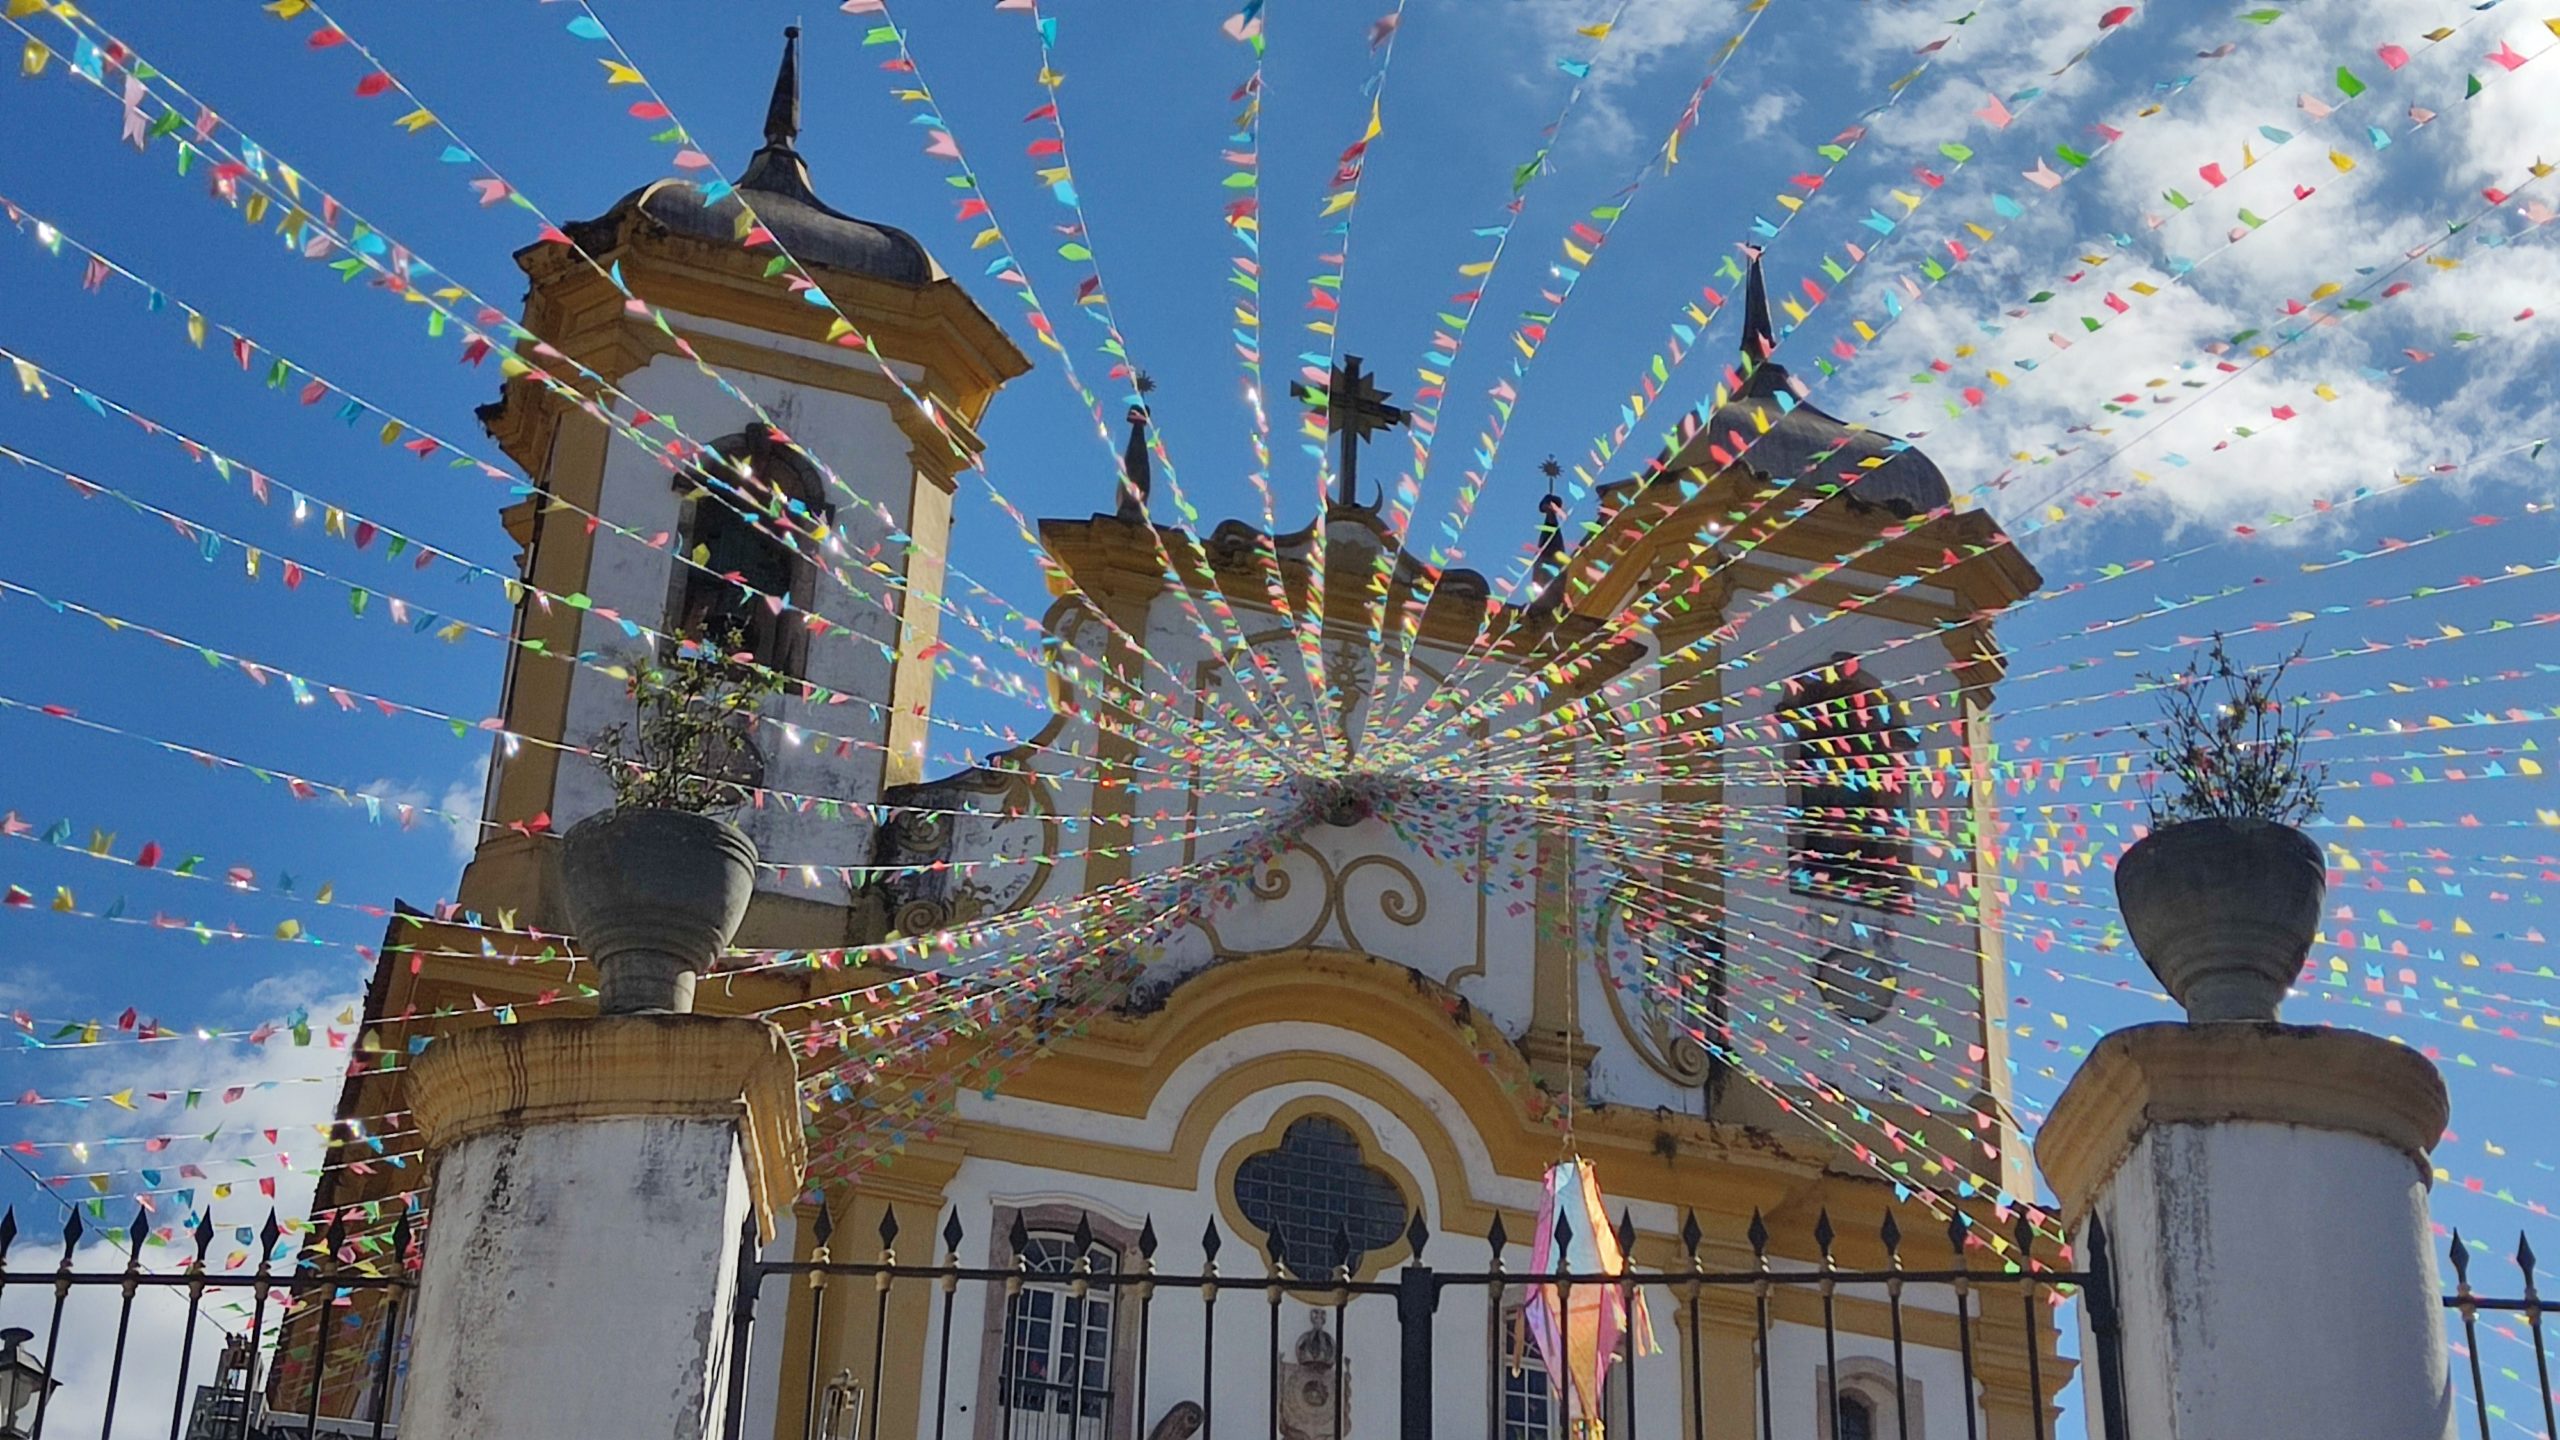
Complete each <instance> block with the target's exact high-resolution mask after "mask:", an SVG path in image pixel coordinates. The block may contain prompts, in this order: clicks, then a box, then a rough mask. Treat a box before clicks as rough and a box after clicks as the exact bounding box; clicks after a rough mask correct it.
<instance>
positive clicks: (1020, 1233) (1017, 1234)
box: [1004, 1210, 1031, 1260]
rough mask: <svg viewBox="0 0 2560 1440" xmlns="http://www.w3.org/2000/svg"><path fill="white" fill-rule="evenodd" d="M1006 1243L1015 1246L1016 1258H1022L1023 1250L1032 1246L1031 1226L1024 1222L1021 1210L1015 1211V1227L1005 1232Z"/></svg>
mask: <svg viewBox="0 0 2560 1440" xmlns="http://www.w3.org/2000/svg"><path fill="white" fill-rule="evenodd" d="M1004 1243H1006V1244H1007V1245H1010V1246H1012V1247H1013V1256H1014V1258H1015V1259H1016V1260H1019V1259H1021V1258H1022V1255H1023V1252H1024V1251H1027V1250H1029V1249H1030V1248H1031V1227H1030V1226H1029V1225H1026V1224H1024V1223H1023V1219H1022V1212H1021V1211H1019V1210H1016V1211H1014V1212H1013V1228H1012V1229H1010V1230H1007V1231H1005V1232H1004Z"/></svg>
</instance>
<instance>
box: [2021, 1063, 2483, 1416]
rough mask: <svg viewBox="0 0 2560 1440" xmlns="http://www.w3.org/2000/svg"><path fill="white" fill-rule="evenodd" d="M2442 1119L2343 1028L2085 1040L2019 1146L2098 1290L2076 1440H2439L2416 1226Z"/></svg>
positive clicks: (2442, 1412)
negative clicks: (2111, 1356)
mask: <svg viewBox="0 0 2560 1440" xmlns="http://www.w3.org/2000/svg"><path fill="white" fill-rule="evenodd" d="M2446 1118H2447V1103H2446V1098H2445V1088H2444V1081H2443V1079H2442V1078H2441V1077H2440V1076H2438V1075H2437V1074H2436V1070H2435V1067H2434V1066H2433V1065H2430V1064H2428V1063H2427V1061H2426V1060H2425V1059H2424V1058H2422V1057H2421V1056H2419V1055H2418V1054H2417V1053H2416V1052H2415V1051H2412V1050H2410V1049H2408V1048H2407V1047H2405V1046H2402V1045H2399V1044H2397V1043H2395V1042H2393V1041H2389V1040H2385V1039H2383V1038H2381V1037H2379V1036H2375V1035H2368V1034H2364V1033H2361V1032H2358V1031H2353V1030H2328V1029H2317V1028H2312V1027H2307V1026H2297V1025H2283V1024H2277V1023H2275V1022H2272V1021H2269V1022H2263V1023H2260V1022H2239V1021H2233V1022H2216V1023H2205V1024H2159V1025H2142V1026H2136V1027H2134V1028H2132V1029H2129V1030H2120V1031H2118V1032H2116V1033H2115V1034H2112V1035H2109V1036H2107V1037H2106V1038H2105V1039H2104V1040H2102V1041H2100V1042H2099V1043H2098V1045H2097V1046H2096V1047H2095V1048H2094V1049H2092V1050H2091V1051H2090V1053H2089V1059H2088V1062H2087V1063H2086V1064H2084V1065H2083V1066H2082V1067H2081V1068H2080V1072H2079V1074H2077V1075H2076V1076H2074V1077H2073V1078H2072V1081H2071V1084H2070V1086H2069V1087H2068V1088H2067V1089H2065V1090H2064V1091H2063V1093H2062V1097H2061V1099H2060V1100H2059V1101H2057V1102H2056V1103H2055V1105H2054V1107H2053V1111H2052V1114H2051V1116H2050V1117H2049V1118H2048V1119H2047V1120H2046V1121H2045V1125H2044V1130H2043V1132H2042V1133H2041V1134H2040V1135H2039V1136H2038V1137H2037V1139H2036V1159H2037V1161H2038V1163H2039V1164H2040V1165H2041V1166H2042V1167H2043V1169H2044V1173H2045V1177H2046V1179H2047V1180H2048V1181H2050V1182H2051V1183H2052V1185H2053V1188H2054V1192H2055V1194H2056V1195H2057V1196H2059V1197H2060V1199H2061V1201H2062V1206H2063V1212H2064V1215H2065V1216H2066V1218H2067V1219H2068V1220H2069V1222H2070V1224H2071V1225H2072V1227H2073V1233H2074V1236H2075V1239H2076V1242H2077V1244H2078V1246H2079V1254H2080V1257H2081V1258H2082V1259H2083V1260H2085V1261H2086V1262H2087V1263H2088V1264H2090V1265H2092V1266H2096V1265H2099V1264H2101V1263H2106V1264H2108V1265H2109V1266H2110V1269H2111V1273H2112V1274H2113V1276H2114V1277H2115V1292H2116V1309H2117V1312H2118V1317H2119V1327H2120V1331H2121V1334H2122V1346H2121V1350H2122V1363H2121V1365H2120V1366H2116V1367H2113V1368H2114V1369H2115V1371H2116V1373H2115V1374H2113V1375H2111V1374H2109V1373H2108V1372H2109V1369H2110V1367H2109V1366H2108V1364H2107V1363H2106V1361H2105V1358H2104V1357H2103V1356H2102V1355H2101V1353H2100V1351H2099V1349H2098V1346H2097V1342H2096V1339H2095V1337H2094V1336H2092V1335H2090V1334H2087V1333H2085V1329H2086V1325H2087V1321H2086V1318H2085V1314H2084V1320H2083V1325H2084V1334H2083V1336H2082V1350H2081V1356H2082V1374H2083V1376H2084V1377H2085V1379H2086V1381H2087V1383H2088V1386H2089V1389H2088V1409H2089V1412H2090V1415H2091V1421H2090V1427H2089V1433H2090V1435H2091V1436H2092V1437H2093V1440H2095V1437H2103V1440H2230V1437H2235V1436H2237V1437H2247V1440H2332V1437H2335V1436H2339V1435H2375V1436H2381V1435H2389V1436H2393V1437H2395V1440H2436V1437H2447V1436H2450V1435H2452V1433H2453V1424H2454V1408H2453V1393H2452V1390H2451V1388H2450V1386H2449V1384H2448V1381H2447V1371H2446V1365H2445V1347H2444V1329H2443V1325H2444V1319H2443V1313H2442V1309H2441V1304H2440V1296H2441V1292H2440V1291H2439V1289H2438V1281H2437V1278H2436V1268H2435V1256H2434V1247H2433V1244H2432V1241H2431V1239H2430V1232H2429V1229H2428V1219H2427V1187H2428V1182H2429V1179H2430V1176H2431V1174H2432V1171H2431V1169H2430V1166H2429V1163H2428V1159H2427V1155H2428V1152H2429V1150H2430V1149H2431V1148H2432V1147H2433V1146H2434V1145H2435V1143H2436V1141H2437V1139H2438V1138H2440V1137H2441V1136H2442V1135H2443V1133H2444V1127H2445V1121H2446ZM2093 1222H2102V1223H2103V1226H2104V1235H2105V1240H2106V1242H2107V1243H2106V1246H2105V1253H2104V1255H2103V1256H2101V1255H2099V1254H2097V1253H2093V1251H2094V1248H2095V1247H2093V1246H2092V1244H2091V1241H2092V1239H2093V1235H2092V1229H2091V1227H2092V1224H2093ZM2084 1311H2085V1307H2084ZM2110 1387H2112V1388H2113V1389H2114V1390H2115V1391H2116V1393H2114V1394H2110V1393H2108V1392H2109V1390H2110ZM2110 1417H2112V1418H2113V1422H2114V1423H2113V1424H2112V1425H2111V1424H2110V1423H2109V1419H2110Z"/></svg>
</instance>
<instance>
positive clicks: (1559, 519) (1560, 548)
mask: <svg viewBox="0 0 2560 1440" xmlns="http://www.w3.org/2000/svg"><path fill="white" fill-rule="evenodd" d="M1538 473H1539V474H1541V475H1544V476H1546V477H1547V493H1546V494H1545V495H1544V496H1543V497H1541V498H1540V499H1539V501H1538V559H1537V562H1536V564H1537V570H1538V573H1539V574H1540V575H1542V576H1543V575H1551V574H1553V573H1555V571H1556V570H1558V569H1560V568H1562V566H1563V564H1564V497H1563V496H1561V495H1558V494H1557V493H1556V481H1557V480H1559V479H1561V478H1562V477H1563V475H1564V466H1562V465H1560V464H1558V463H1556V457H1554V456H1553V455H1550V456H1548V457H1547V458H1546V459H1544V460H1542V461H1540V462H1539V463H1538Z"/></svg>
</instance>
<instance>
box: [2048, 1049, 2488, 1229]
mask: <svg viewBox="0 0 2560 1440" xmlns="http://www.w3.org/2000/svg"><path fill="white" fill-rule="evenodd" d="M2450 1115H2451V1110H2450V1104H2449V1102H2448V1100H2447V1098H2446V1095H2445V1088H2444V1077H2442V1076H2441V1075H2439V1074H2437V1073H2436V1067H2435V1066H2433V1065H2431V1064H2429V1063H2428V1062H2427V1060H2426V1058H2425V1057H2424V1056H2421V1055H2420V1054H2418V1052H2416V1051H2415V1050H2412V1049H2410V1048H2409V1047H2407V1046H2405V1045H2402V1044H2400V1043H2398V1042H2397V1041H2393V1040H2385V1039H2383V1038H2382V1037H2381V1036H2378V1035H2368V1034H2365V1033H2364V1032H2362V1031H2358V1030H2332V1029H2326V1028H2323V1027H2318V1026H2310V1025H2283V1024H2276V1023H2267V1024H2257V1023H2250V1022H2230V1021H2226V1022H2218V1023H2213V1024H2202V1025H2193V1024H2184V1023H2179V1022H2166V1023H2162V1024H2156V1025H2137V1026H2134V1027H2133V1028H2131V1029H2129V1030H2119V1031H2117V1032H2115V1033H2114V1034H2112V1035H2109V1036H2108V1037H2106V1038H2105V1039H2104V1040H2101V1041H2099V1042H2098V1044H2097V1046H2096V1047H2095V1048H2093V1049H2092V1050H2091V1051H2090V1052H2089V1058H2088V1060H2087V1061H2086V1062H2085V1063H2083V1064H2082V1065H2081V1067H2080V1071H2079V1073H2078V1074H2077V1075H2074V1076H2073V1077H2072V1080H2071V1084H2070V1085H2069V1086H2068V1087H2066V1088H2065V1089H2064V1090H2063V1092H2062V1096H2061V1098H2060V1099H2058V1100H2056V1101H2055V1102H2054V1106H2053V1110H2052V1113H2051V1114H2049V1115H2048V1116H2047V1117H2046V1119H2045V1123H2044V1128H2043V1130H2042V1131H2040V1132H2039V1133H2038V1134H2037V1136H2036V1162H2037V1164H2038V1165H2039V1166H2041V1167H2042V1168H2043V1170H2044V1176H2045V1180H2046V1181H2047V1182H2048V1183H2049V1184H2051V1185H2052V1186H2053V1192H2054V1194H2055V1195H2056V1196H2057V1197H2059V1198H2060V1199H2061V1201H2062V1208H2063V1213H2065V1214H2066V1215H2069V1216H2072V1217H2074V1218H2077V1217H2079V1216H2082V1215H2085V1214H2087V1213H2088V1206H2089V1202H2090V1201H2091V1199H2092V1198H2094V1197H2095V1196H2096V1194H2097V1192H2098V1188H2099V1187H2100V1186H2101V1185H2104V1184H2105V1183H2106V1181H2107V1178H2108V1177H2109V1176H2110V1175H2112V1174H2114V1173H2115V1169H2116V1167H2117V1166H2118V1165H2120V1164H2122V1163H2123V1162H2124V1158H2125V1156H2127V1155H2128V1154H2130V1153H2132V1151H2133V1147H2134V1146H2135V1145H2136V1144H2137V1143H2139V1142H2140V1141H2141V1139H2142V1136H2143V1133H2144V1132H2145V1131H2148V1130H2150V1129H2151V1128H2152V1127H2154V1126H2157V1125H2216V1124H2235V1123H2248V1122H2255V1123H2260V1124H2269V1125H2300V1126H2305V1127H2308V1128H2311V1129H2315V1130H2334V1131H2337V1132H2339V1133H2342V1134H2348V1135H2361V1136H2365V1137H2368V1138H2370V1139H2374V1140H2379V1141H2381V1142H2383V1143H2384V1144H2387V1145H2391V1146H2394V1147H2396V1148H2397V1149H2399V1150H2400V1151H2401V1152H2402V1153H2403V1154H2405V1155H2407V1156H2408V1157H2409V1161H2410V1163H2411V1164H2412V1165H2414V1166H2416V1167H2417V1170H2418V1175H2419V1178H2420V1180H2421V1182H2422V1183H2424V1182H2426V1181H2429V1180H2432V1179H2433V1177H2434V1170H2433V1167H2432V1166H2431V1165H2430V1164H2429V1163H2428V1159H2427V1156H2428V1152H2429V1151H2431V1150H2433V1149H2434V1148H2435V1143H2436V1141H2437V1140H2438V1139H2440V1138H2442V1136H2443V1135H2444V1127H2445V1122H2446V1121H2447V1119H2448V1118H2450Z"/></svg>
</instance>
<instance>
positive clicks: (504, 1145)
mask: <svg viewBox="0 0 2560 1440" xmlns="http://www.w3.org/2000/svg"><path fill="white" fill-rule="evenodd" d="M797 1078H798V1077H797V1072H796V1070H795V1068H794V1066H793V1064H792V1059H791V1051H790V1047H789V1045H788V1044H787V1043H786V1042H785V1040H784V1039H783V1035H782V1032H781V1031H780V1030H779V1029H777V1028H775V1027H774V1026H773V1025H772V1024H770V1023H768V1022H766V1021H762V1020H749V1019H731V1018H721V1017H714V1016H708V1015H659V1014H650V1015H611V1016H600V1017H597V1018H595V1019H585V1020H554V1021H544V1022H541V1023H538V1024H531V1025H510V1026H498V1027H492V1028H487V1029H480V1030H469V1031H464V1032H462V1033H460V1034H456V1035H451V1036H448V1037H446V1038H445V1039H443V1040H440V1041H438V1042H437V1043H436V1044H435V1045H433V1046H431V1047H429V1048H428V1050H427V1051H426V1052H425V1053H424V1054H422V1055H421V1056H419V1057H418V1060H417V1063H416V1064H415V1065H413V1066H412V1067H411V1068H410V1072H409V1105H410V1110H411V1113H412V1114H413V1115H414V1116H415V1117H416V1120H417V1123H418V1128H419V1130H420V1132H421V1134H422V1135H423V1136H424V1138H425V1141H426V1145H427V1148H428V1151H429V1153H430V1154H431V1155H432V1156H433V1157H434V1165H435V1190H434V1198H433V1204H432V1206H431V1208H430V1211H429V1216H428V1231H427V1242H426V1256H425V1260H424V1263H423V1266H422V1268H421V1270H420V1274H419V1280H418V1299H417V1320H416V1327H415V1331H414V1334H415V1337H416V1338H415V1340H414V1342H413V1344H412V1348H411V1351H410V1360H409V1378H408V1386H407V1390H406V1398H405V1401H404V1404H403V1406H402V1410H401V1414H400V1433H401V1435H402V1436H403V1437H404V1440H704V1437H705V1436H716V1435H717V1434H718V1433H719V1431H718V1427H719V1424H720V1420H721V1408H722V1405H723V1403H724V1401H725V1399H726V1388H727V1376H728V1370H729V1367H730V1365H731V1364H732V1363H734V1362H735V1361H736V1360H737V1359H738V1358H739V1357H735V1356H732V1355H731V1354H730V1353H729V1343H730V1318H731V1313H732V1309H733V1303H734V1300H735V1295H736V1289H737V1276H738V1255H739V1241H740V1238H741V1235H742V1233H743V1231H744V1229H745V1227H746V1226H747V1225H749V1224H750V1223H752V1224H753V1225H754V1226H755V1227H756V1229H757V1233H758V1234H759V1235H760V1236H761V1237H762V1238H765V1239H770V1238H771V1237H772V1235H773V1222H774V1219H775V1217H776V1216H778V1215H780V1214H781V1213H783V1209H784V1207H787V1206H788V1205H789V1204H790V1203H791V1200H792V1196H793V1194H794V1192H795V1191H796V1190H797V1189H798V1188H799V1185H800V1179H801V1171H802V1167H803V1165H804V1163H805V1158H806V1151H805V1149H804V1146H803V1142H802V1140H801V1135H800V1109H799V1099H798V1093H797Z"/></svg>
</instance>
